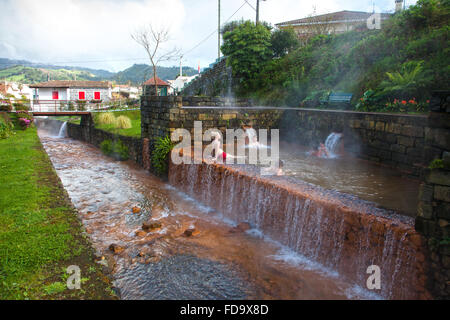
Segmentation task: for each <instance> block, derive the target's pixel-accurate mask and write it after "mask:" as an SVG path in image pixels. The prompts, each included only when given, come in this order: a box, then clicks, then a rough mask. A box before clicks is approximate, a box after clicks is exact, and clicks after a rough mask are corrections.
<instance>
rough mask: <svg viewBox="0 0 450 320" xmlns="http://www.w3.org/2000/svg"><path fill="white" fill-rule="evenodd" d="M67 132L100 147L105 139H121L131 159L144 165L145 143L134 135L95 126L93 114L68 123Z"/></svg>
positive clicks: (73, 136) (71, 136)
mask: <svg viewBox="0 0 450 320" xmlns="http://www.w3.org/2000/svg"><path fill="white" fill-rule="evenodd" d="M67 134H68V136H69V137H70V138H73V139H77V140H81V141H85V142H87V143H90V144H93V145H94V146H96V147H98V148H100V144H101V143H102V142H103V141H105V140H111V141H117V140H120V141H121V142H122V143H123V144H124V145H126V146H127V147H128V151H129V156H130V160H133V161H134V162H136V163H137V164H139V165H140V166H144V162H143V143H142V140H141V139H138V138H133V137H125V136H120V135H116V134H113V133H110V132H106V131H103V130H100V129H96V128H95V127H94V123H93V120H92V117H91V116H82V120H81V123H80V124H79V125H78V124H74V123H70V122H68V123H67Z"/></svg>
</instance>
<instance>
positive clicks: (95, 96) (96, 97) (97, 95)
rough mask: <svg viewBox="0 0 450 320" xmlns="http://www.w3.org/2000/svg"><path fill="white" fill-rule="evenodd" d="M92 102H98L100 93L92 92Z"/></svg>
mask: <svg viewBox="0 0 450 320" xmlns="http://www.w3.org/2000/svg"><path fill="white" fill-rule="evenodd" d="M94 100H100V92H98V91H96V92H94Z"/></svg>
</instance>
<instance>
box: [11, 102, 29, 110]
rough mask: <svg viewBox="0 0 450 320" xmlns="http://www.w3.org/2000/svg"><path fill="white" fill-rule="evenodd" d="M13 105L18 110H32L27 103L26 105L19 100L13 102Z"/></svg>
mask: <svg viewBox="0 0 450 320" xmlns="http://www.w3.org/2000/svg"><path fill="white" fill-rule="evenodd" d="M13 107H14V109H15V110H16V111H28V110H30V108H29V107H28V106H27V105H25V104H23V103H19V102H16V103H13Z"/></svg>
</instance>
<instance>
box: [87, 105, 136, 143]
mask: <svg viewBox="0 0 450 320" xmlns="http://www.w3.org/2000/svg"><path fill="white" fill-rule="evenodd" d="M112 113H113V114H114V116H116V118H117V117H118V116H127V117H128V118H130V120H131V125H132V127H131V128H130V129H117V128H115V126H114V125H112V124H108V125H101V124H99V123H98V121H97V117H98V115H99V113H94V114H93V115H94V122H95V127H96V128H97V129H100V130H104V131H108V132H111V133H114V134H118V135H121V136H127V137H135V138H140V137H141V111H140V110H135V111H117V112H112Z"/></svg>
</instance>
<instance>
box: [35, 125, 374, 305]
mask: <svg viewBox="0 0 450 320" xmlns="http://www.w3.org/2000/svg"><path fill="white" fill-rule="evenodd" d="M39 135H40V138H41V141H42V143H43V145H44V148H45V150H46V151H47V153H48V154H49V156H50V159H51V161H52V163H53V165H54V167H55V169H56V171H57V173H58V175H59V177H60V178H61V181H62V183H63V185H64V187H65V188H66V190H67V192H68V194H69V196H70V198H71V199H72V202H73V204H74V205H75V207H76V208H77V210H78V212H79V217H80V219H81V221H82V222H83V224H84V226H85V228H86V231H87V233H88V234H89V236H90V239H91V241H92V243H93V246H94V248H95V250H96V251H97V252H98V253H99V254H100V255H103V256H105V257H106V258H107V259H106V260H107V261H108V264H109V266H110V267H112V270H113V271H112V276H113V278H114V282H113V283H114V286H115V287H117V288H118V291H119V292H120V296H121V298H122V299H373V298H379V297H378V296H377V295H374V294H373V293H371V292H369V291H367V290H365V289H362V288H361V287H358V286H355V285H354V284H352V283H348V282H345V281H343V280H341V278H340V276H339V274H337V273H336V272H333V271H332V270H328V269H326V268H324V267H322V266H321V265H320V264H317V263H314V262H313V261H310V260H308V259H306V258H305V257H303V256H301V255H299V254H296V253H294V252H292V251H290V250H289V249H288V248H286V247H284V246H282V245H280V244H279V243H277V242H274V241H272V240H271V239H269V238H267V237H265V236H264V234H262V233H261V232H260V231H258V230H255V229H251V230H247V231H245V229H241V228H236V225H235V224H234V223H233V221H229V220H227V219H226V218H224V217H223V216H222V215H221V213H220V212H217V211H215V210H213V209H211V208H209V207H206V206H204V205H202V204H201V203H199V202H198V201H196V200H194V199H192V198H190V197H189V196H187V195H186V194H184V193H182V192H180V191H178V190H177V189H176V188H174V187H172V186H170V185H168V184H166V183H165V182H163V181H161V180H160V179H158V178H156V177H154V176H152V175H151V174H149V173H148V172H146V171H145V170H143V169H141V168H139V167H137V166H136V165H134V164H133V163H131V162H115V161H113V160H112V159H110V158H108V157H106V156H104V155H103V154H102V153H101V152H100V150H98V149H97V148H95V147H93V146H91V145H88V144H85V143H83V142H80V141H76V140H72V139H67V138H57V137H55V136H52V134H51V133H49V132H46V131H45V126H43V127H41V129H39ZM133 206H138V207H140V208H141V209H142V210H141V212H139V213H132V210H131V208H132V207H133ZM150 220H151V221H158V222H159V223H161V228H160V229H157V230H155V231H153V232H149V233H144V234H142V233H139V231H141V226H142V223H143V222H146V221H150ZM190 228H195V229H196V230H198V231H199V232H200V233H199V234H198V235H195V236H191V237H187V236H186V235H184V232H185V230H186V229H190ZM136 233H138V235H137V234H136ZM113 243H114V244H117V245H119V246H121V247H123V248H124V250H123V251H122V252H120V253H119V254H112V253H111V251H110V250H109V246H110V245H111V244H113Z"/></svg>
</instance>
